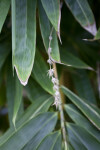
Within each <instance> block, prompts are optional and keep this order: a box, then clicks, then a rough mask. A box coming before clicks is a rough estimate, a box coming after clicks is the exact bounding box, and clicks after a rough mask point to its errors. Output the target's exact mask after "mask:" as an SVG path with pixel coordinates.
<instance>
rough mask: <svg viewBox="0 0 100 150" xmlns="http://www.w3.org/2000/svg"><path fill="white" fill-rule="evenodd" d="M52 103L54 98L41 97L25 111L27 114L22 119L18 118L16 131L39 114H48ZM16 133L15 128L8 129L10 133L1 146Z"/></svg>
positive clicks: (3, 137)
mask: <svg viewBox="0 0 100 150" xmlns="http://www.w3.org/2000/svg"><path fill="white" fill-rule="evenodd" d="M52 103H53V97H50V96H47V95H45V96H42V97H39V98H38V99H37V101H36V102H35V103H33V104H31V105H30V106H29V107H28V108H27V109H26V110H25V112H24V113H23V114H22V115H21V116H20V117H18V118H17V121H16V129H18V128H20V127H21V126H23V125H24V124H26V123H27V122H28V121H30V120H31V119H32V118H33V117H35V116H36V115H37V114H39V113H41V112H46V111H47V110H48V109H49V107H50V105H51V104H52ZM14 132H15V128H13V127H11V128H10V129H8V131H7V132H6V133H5V134H4V135H3V136H2V137H1V139H0V145H2V144H3V143H5V142H6V141H7V139H8V138H10V137H11V135H13V133H14Z"/></svg>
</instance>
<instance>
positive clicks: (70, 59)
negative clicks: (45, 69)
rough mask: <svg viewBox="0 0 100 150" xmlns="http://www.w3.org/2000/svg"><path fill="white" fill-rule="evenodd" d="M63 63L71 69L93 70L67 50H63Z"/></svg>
mask: <svg viewBox="0 0 100 150" xmlns="http://www.w3.org/2000/svg"><path fill="white" fill-rule="evenodd" d="M61 62H62V63H63V64H64V65H66V66H69V67H74V68H80V69H92V68H91V67H89V66H88V65H87V64H86V63H84V62H83V61H82V60H80V59H79V58H78V57H76V56H74V55H73V54H71V53H70V52H68V51H67V50H65V49H61Z"/></svg>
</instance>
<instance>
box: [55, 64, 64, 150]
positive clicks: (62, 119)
mask: <svg viewBox="0 0 100 150" xmlns="http://www.w3.org/2000/svg"><path fill="white" fill-rule="evenodd" d="M53 68H54V76H55V78H57V79H58V74H57V68H56V64H55V63H53ZM59 93H60V90H59ZM59 101H60V104H59V112H60V118H61V119H60V122H61V130H62V136H63V141H64V147H65V150H67V138H66V129H65V118H64V113H63V104H62V100H61V94H60V99H59Z"/></svg>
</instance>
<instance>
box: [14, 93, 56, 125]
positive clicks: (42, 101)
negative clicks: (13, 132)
mask: <svg viewBox="0 0 100 150" xmlns="http://www.w3.org/2000/svg"><path fill="white" fill-rule="evenodd" d="M53 100H54V99H53V97H50V96H47V95H45V96H40V97H39V98H38V99H37V102H35V103H33V104H31V105H30V106H29V107H28V108H27V110H26V111H25V112H24V113H23V114H22V115H21V116H20V118H18V120H17V122H16V127H19V126H20V125H23V124H24V123H25V122H27V121H28V120H31V118H32V117H34V116H36V115H37V114H39V113H40V112H47V110H48V109H49V107H50V106H51V104H52V103H53Z"/></svg>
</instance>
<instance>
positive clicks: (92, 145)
mask: <svg viewBox="0 0 100 150" xmlns="http://www.w3.org/2000/svg"><path fill="white" fill-rule="evenodd" d="M67 130H68V132H70V131H71V132H72V133H74V134H73V136H75V138H78V139H79V140H80V141H81V143H82V144H83V145H84V146H85V147H86V149H88V150H94V149H96V150H99V149H100V142H98V141H97V140H96V139H95V138H94V137H93V136H92V135H91V134H89V133H88V132H87V131H86V130H85V129H84V128H82V127H80V126H78V125H74V124H70V123H69V124H68V123H67ZM69 136H70V134H69Z"/></svg>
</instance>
